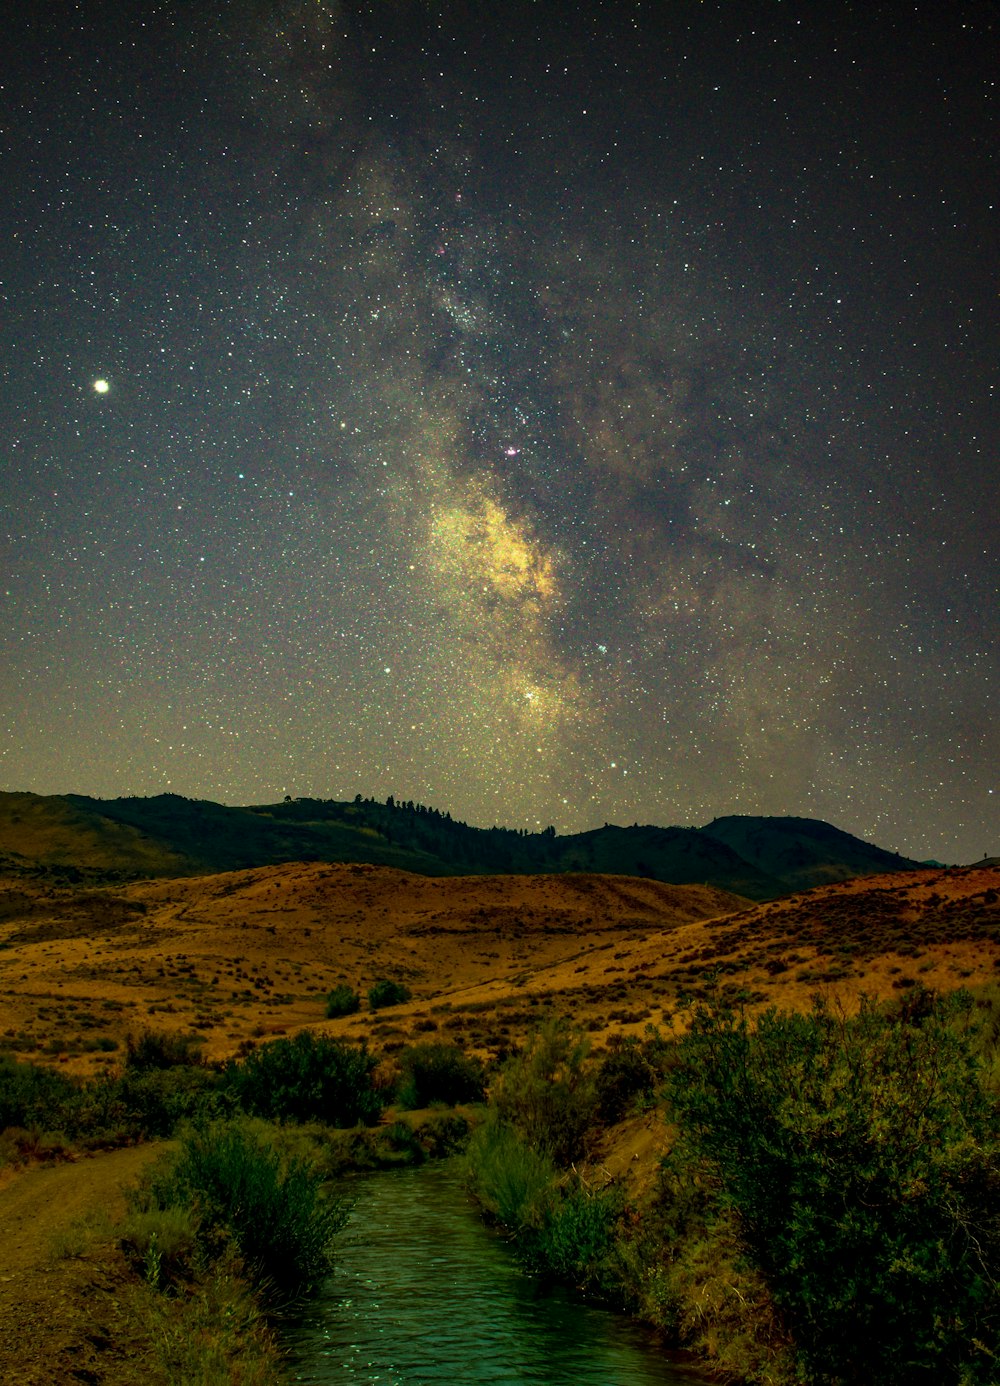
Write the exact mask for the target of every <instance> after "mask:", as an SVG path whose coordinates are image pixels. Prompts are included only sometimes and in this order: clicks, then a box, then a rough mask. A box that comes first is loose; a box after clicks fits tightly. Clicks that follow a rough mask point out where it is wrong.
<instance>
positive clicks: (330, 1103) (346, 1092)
mask: <svg viewBox="0 0 1000 1386" xmlns="http://www.w3.org/2000/svg"><path fill="white" fill-rule="evenodd" d="M377 1062H378V1061H377V1059H376V1058H375V1057H374V1056H373V1055H372V1054H369V1052H368V1050H367V1049H365V1048H364V1047H363V1046H361V1047H355V1046H353V1045H347V1044H341V1043H339V1042H338V1041H337V1040H333V1039H329V1038H328V1037H327V1036H325V1035H315V1034H313V1032H312V1031H311V1030H302V1031H300V1032H299V1034H297V1035H295V1036H294V1038H292V1039H279V1040H273V1041H272V1042H271V1043H270V1044H265V1045H262V1046H261V1047H260V1048H259V1049H255V1050H253V1051H252V1053H250V1054H248V1055H247V1056H246V1058H245V1059H243V1060H242V1061H240V1062H234V1063H231V1064H229V1065H228V1067H227V1068H226V1070H225V1078H226V1086H227V1088H228V1090H229V1091H230V1092H231V1093H232V1095H233V1097H234V1098H235V1100H236V1101H237V1102H238V1103H239V1105H240V1106H241V1107H242V1108H243V1110H244V1111H245V1112H248V1113H250V1114H251V1115H253V1116H261V1117H267V1118H268V1119H270V1120H272V1121H325V1122H327V1123H328V1124H329V1125H331V1126H353V1125H354V1124H355V1123H356V1122H359V1121H363V1122H366V1123H370V1122H374V1121H376V1120H377V1119H378V1117H379V1114H380V1113H381V1111H382V1108H383V1106H384V1105H385V1103H384V1101H383V1098H382V1094H381V1093H380V1092H379V1091H378V1090H377V1089H376V1087H375V1084H374V1081H373V1074H374V1070H375V1067H376V1064H377Z"/></svg>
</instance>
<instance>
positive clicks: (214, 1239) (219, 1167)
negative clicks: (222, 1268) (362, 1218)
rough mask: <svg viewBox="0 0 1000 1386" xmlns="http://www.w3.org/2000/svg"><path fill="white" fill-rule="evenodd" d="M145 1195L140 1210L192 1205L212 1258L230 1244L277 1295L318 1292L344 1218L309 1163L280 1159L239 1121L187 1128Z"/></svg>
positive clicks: (256, 1277) (342, 1209)
mask: <svg viewBox="0 0 1000 1386" xmlns="http://www.w3.org/2000/svg"><path fill="white" fill-rule="evenodd" d="M147 1190H148V1197H147V1200H146V1205H147V1206H146V1208H145V1209H143V1208H141V1207H140V1208H139V1209H138V1210H137V1211H140V1212H146V1213H149V1212H150V1210H151V1209H157V1210H160V1211H163V1210H167V1209H171V1208H182V1209H183V1208H190V1209H191V1210H192V1211H193V1215H194V1217H195V1219H196V1223H197V1228H198V1239H199V1243H200V1244H201V1245H202V1246H203V1247H204V1248H205V1249H206V1250H207V1251H208V1252H209V1253H210V1254H215V1255H218V1254H220V1252H221V1251H222V1250H223V1249H224V1247H225V1245H226V1244H227V1243H232V1245H233V1246H235V1248H236V1250H237V1251H238V1252H239V1255H240V1257H241V1259H242V1261H243V1264H244V1266H245V1267H246V1268H247V1270H248V1271H249V1272H250V1274H251V1275H252V1277H253V1278H254V1280H255V1281H256V1282H257V1283H258V1284H259V1285H261V1286H262V1287H264V1288H265V1289H266V1290H267V1291H268V1292H269V1293H271V1294H272V1295H274V1296H276V1297H277V1298H283V1297H286V1296H289V1295H293V1294H298V1293H302V1292H304V1291H307V1290H310V1289H313V1288H315V1286H316V1285H317V1284H318V1283H319V1281H320V1280H321V1279H322V1278H323V1277H324V1276H325V1275H326V1274H327V1273H328V1271H329V1269H330V1265H331V1244H332V1241H333V1237H334V1236H335V1234H336V1233H337V1232H338V1231H339V1230H340V1229H341V1228H342V1227H343V1225H344V1223H345V1221H346V1220H347V1209H346V1207H345V1205H344V1204H343V1203H341V1202H340V1201H338V1200H332V1199H324V1196H323V1193H322V1189H321V1181H320V1178H319V1176H318V1175H317V1174H316V1173H315V1171H313V1170H312V1169H310V1168H309V1166H308V1165H307V1164H306V1163H305V1162H303V1161H299V1160H289V1161H282V1159H281V1157H280V1155H278V1153H277V1152H276V1151H275V1150H274V1149H273V1148H272V1147H270V1146H269V1145H268V1144H266V1143H264V1142H263V1141H262V1140H261V1139H260V1138H259V1137H258V1136H257V1135H256V1134H255V1133H254V1132H252V1131H251V1130H250V1129H249V1128H248V1127H247V1126H246V1125H244V1124H241V1123H238V1122H231V1123H227V1124H221V1125H216V1126H210V1127H206V1128H204V1129H202V1130H191V1131H189V1132H188V1134H187V1135H186V1136H185V1137H184V1140H183V1144H182V1147H181V1150H180V1152H179V1154H178V1155H176V1156H175V1157H174V1158H173V1159H172V1161H171V1163H170V1164H169V1165H168V1166H166V1167H165V1168H162V1169H161V1170H159V1171H158V1172H154V1173H153V1174H152V1175H151V1176H150V1178H149V1180H148V1184H147Z"/></svg>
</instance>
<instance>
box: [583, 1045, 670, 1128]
mask: <svg viewBox="0 0 1000 1386" xmlns="http://www.w3.org/2000/svg"><path fill="white" fill-rule="evenodd" d="M658 1081H659V1074H658V1073H657V1071H656V1069H655V1068H654V1067H653V1065H652V1064H651V1063H650V1061H649V1059H648V1057H647V1056H646V1053H645V1051H644V1048H643V1046H642V1045H641V1044H640V1043H639V1041H638V1040H636V1039H633V1038H632V1037H631V1036H629V1037H628V1038H623V1037H619V1038H618V1042H617V1043H616V1044H615V1046H614V1047H613V1048H612V1049H611V1050H610V1052H609V1053H608V1054H606V1055H605V1056H604V1058H603V1059H602V1060H601V1062H600V1063H599V1064H598V1066H597V1072H596V1074H595V1075H594V1091H595V1097H596V1102H597V1115H598V1117H599V1118H600V1119H601V1121H603V1122H606V1123H607V1124H608V1125H612V1124H613V1123H614V1122H616V1121H621V1120H622V1118H623V1117H624V1116H625V1113H626V1112H627V1111H628V1109H629V1106H630V1105H631V1104H632V1103H633V1102H634V1101H635V1099H636V1098H637V1097H640V1096H648V1095H649V1094H651V1093H652V1092H653V1091H654V1090H655V1088H656V1086H657V1083H658Z"/></svg>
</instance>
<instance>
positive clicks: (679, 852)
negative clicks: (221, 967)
mask: <svg viewBox="0 0 1000 1386" xmlns="http://www.w3.org/2000/svg"><path fill="white" fill-rule="evenodd" d="M288 861H330V862H348V861H349V862H371V863H374V864H377V865H380V866H393V867H397V868H399V869H400V870H404V871H415V872H418V873H420V874H421V875H425V876H457V875H482V874H495V875H508V874H526V875H532V874H536V873H540V872H558V871H587V872H600V873H605V874H612V875H624V876H646V877H649V878H651V879H653V880H657V881H668V882H670V883H672V884H674V885H712V886H717V887H719V888H720V889H723V890H728V891H732V892H733V893H734V894H737V895H744V896H748V897H750V898H751V899H754V900H769V899H774V898H776V897H778V896H781V895H788V894H789V893H790V892H792V891H796V890H808V889H810V888H811V887H812V886H815V885H823V884H826V883H829V882H831V881H840V880H847V879H848V878H850V877H852V876H870V875H876V874H878V873H880V872H885V871H899V870H905V869H907V868H910V867H917V866H918V865H920V863H918V862H915V861H911V860H909V859H908V858H906V857H901V856H899V855H898V853H895V852H887V851H884V850H883V849H882V848H880V847H875V846H873V845H872V844H871V843H868V842H863V841H862V840H861V839H860V838H856V837H852V836H851V834H850V833H845V832H841V831H840V830H839V829H838V828H834V827H831V826H830V824H829V823H823V822H820V821H819V820H817V819H812V818H749V817H739V816H734V817H728V818H716V819H715V820H714V821H713V822H711V823H709V824H708V825H707V826H706V827H704V828H656V827H639V826H634V827H630V828H618V827H613V826H610V825H606V826H605V827H603V828H595V829H593V830H591V831H590V832H585V833H573V834H570V835H568V836H566V837H560V836H559V835H558V834H557V833H556V831H555V829H554V828H546V829H545V830H544V832H540V833H529V832H527V831H526V830H524V829H519V828H472V827H469V825H468V824H466V823H460V822H457V821H456V820H455V819H453V818H452V817H451V815H450V814H448V813H441V812H440V811H439V810H437V809H433V808H426V807H425V806H424V805H423V804H415V803H413V802H412V801H407V802H401V801H396V800H394V799H393V798H392V797H391V796H390V797H389V798H388V799H387V800H386V801H385V802H384V803H383V802H378V801H376V800H374V799H363V798H362V797H361V796H360V795H359V796H358V797H357V798H356V799H355V800H354V801H353V802H349V803H340V802H337V801H334V800H329V799H327V800H323V799H294V800H286V801H285V802H284V803H279V804H266V805H260V806H254V807H248V808H227V807H225V806H224V805H222V804H215V803H212V802H210V801H209V800H201V799H185V798H182V797H181V796H180V795H177V794H159V795H156V796H155V797H153V798H149V799H140V798H124V799H91V798H87V797H86V796H84V795H79V794H66V795H57V796H49V797H42V796H40V795H36V794H0V870H3V871H5V872H7V873H10V872H16V873H30V874H32V875H37V874H42V873H44V874H46V875H50V876H54V877H58V878H61V879H70V880H88V879H94V880H97V879H102V880H108V879H119V880H121V879H129V878H132V879H134V878H138V877H147V876H180V875H198V874H205V873H210V872H219V871H235V870H241V869H246V868H249V867H254V866H269V865H276V864H278V863H280V862H288Z"/></svg>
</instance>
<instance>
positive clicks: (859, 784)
mask: <svg viewBox="0 0 1000 1386" xmlns="http://www.w3.org/2000/svg"><path fill="white" fill-rule="evenodd" d="M737 8H738V7H733V6H727V5H721V6H719V7H713V6H711V5H696V4H677V5H671V6H663V5H650V6H645V5H637V6H618V5H610V4H609V5H603V6H602V5H583V6H580V5H574V6H570V5H561V4H553V5H551V6H549V5H544V6H537V5H536V6H532V5H526V4H525V5H521V4H514V5H511V6H503V7H499V8H497V9H494V8H493V7H483V6H480V5H472V4H469V5H458V4H444V5H430V4H426V5H423V4H419V3H415V4H411V5H400V6H394V5H387V4H378V5H372V6H370V7H366V6H359V5H346V4H345V5H344V6H342V7H335V6H326V5H323V4H317V3H309V4H289V5H270V4H268V5H253V4H242V3H241V4H227V5H212V4H210V5H207V6H204V7H200V11H199V14H198V17H197V19H193V18H192V15H191V13H190V7H180V6H176V7H175V6H171V5H165V6H161V7H159V8H158V9H157V10H156V12H155V14H154V13H150V14H147V15H145V16H144V17H142V18H138V17H136V18H133V19H130V18H129V17H128V13H126V14H125V16H124V17H123V16H122V12H121V9H120V7H119V9H117V10H114V11H113V10H111V9H110V8H109V7H105V6H103V5H100V4H93V5H88V4H84V5H83V6H82V7H81V8H80V9H79V10H77V11H74V14H73V16H72V17H66V16H62V17H60V16H54V17H52V18H44V17H43V18H39V17H38V16H35V17H34V18H31V17H25V18H22V20H21V21H19V23H21V25H22V28H23V32H21V31H19V32H18V33H17V34H16V35H14V36H13V38H12V50H11V51H12V52H16V53H17V54H18V55H19V56H18V60H17V64H16V71H15V72H14V73H13V74H12V81H11V83H10V84H9V87H8V91H7V93H6V95H7V98H8V100H7V106H8V110H9V111H10V112H12V114H11V116H10V119H9V121H8V124H7V128H6V130H5V139H6V142H7V145H6V155H5V160H6V166H7V174H6V192H5V195H4V197H5V211H4V217H3V221H4V233H5V236H4V245H5V250H4V273H3V295H4V299H3V302H4V326H3V332H4V351H3V359H4V361H5V363H6V365H5V375H6V383H5V389H4V394H3V398H2V401H0V417H2V421H3V439H4V454H3V469H4V477H5V484H4V487H3V492H2V494H0V506H2V512H0V513H2V528H3V532H4V535H5V538H4V544H3V549H2V551H0V552H2V561H3V567H4V573H3V577H4V583H3V588H4V592H5V596H4V602H5V610H6V615H5V619H4V624H3V632H2V635H0V639H2V641H3V654H2V660H3V665H2V673H0V728H2V737H3V740H2V743H0V777H2V784H3V786H4V787H6V788H10V789H31V790H35V791H37V792H40V793H57V792H65V791H70V790H74V791H80V792H86V793H92V794H97V795H105V796H112V795H117V794H121V793H141V794H152V793H157V792H160V791H162V790H166V789H169V790H172V791H173V792H177V793H183V794H187V795H191V796H195V797H206V798H214V799H220V800H224V801H226V802H231V803H234V802H242V803H247V802H261V801H266V800H271V799H275V798H279V797H281V796H283V795H284V794H286V793H290V794H293V795H294V794H302V795H316V796H320V797H331V798H349V797H353V796H354V795H355V794H356V793H362V794H364V795H376V796H380V797H384V796H385V795H387V794H390V793H392V794H394V795H395V796H397V797H399V798H403V799H415V800H419V801H423V802H426V803H431V804H434V805H436V806H439V807H440V808H441V809H442V810H444V809H447V810H449V811H450V812H451V813H452V814H453V816H456V817H459V818H464V819H466V820H468V821H470V822H473V823H477V824H490V823H493V822H497V823H503V824H506V825H509V826H522V825H524V826H528V827H532V828H534V827H538V826H544V825H546V824H549V823H551V824H554V825H555V826H556V827H557V828H558V829H559V830H560V831H573V830H578V829H582V828H586V827H590V826H595V825H599V824H600V823H603V822H605V821H612V822H626V823H630V822H636V821H638V822H656V823H661V824H672V823H703V822H706V821H708V820H709V819H710V818H711V817H713V816H714V815H716V814H725V813H759V814H802V815H806V816H814V817H821V818H826V819H828V820H829V821H832V822H834V823H836V824H837V825H838V826H841V827H844V828H846V829H848V830H851V831H854V832H857V833H859V834H861V835H864V836H868V837H872V838H874V839H876V840H877V841H879V842H880V843H881V844H882V845H884V846H887V847H890V848H898V849H899V850H901V851H904V852H906V853H908V854H911V855H915V856H919V857H926V856H935V857H938V858H941V859H944V860H974V859H976V858H978V857H980V856H982V855H983V853H984V852H990V853H993V852H996V851H998V850H1000V782H998V780H997V777H996V771H997V766H998V765H1000V732H998V727H997V715H996V714H997V708H996V689H997V677H998V672H1000V670H998V648H1000V644H998V639H997V636H998V629H997V627H998V617H997V611H998V605H997V596H998V590H997V589H998V566H1000V564H998V554H997V544H996V538H995V518H994V515H995V495H996V481H997V474H998V422H997V413H996V390H995V384H996V371H997V360H998V359H1000V357H998V346H1000V342H998V340H997V339H998V332H997V314H996V290H997V283H996V264H997V254H996V250H997V241H996V235H995V211H996V208H995V196H996V189H997V181H996V166H995V150H996V149H997V148H998V147H1000V145H998V141H997V135H998V131H997V128H996V125H997V122H996V104H995V103H996V94H995V86H994V83H993V77H992V73H991V67H990V63H989V60H988V55H989V53H990V52H991V50H995V43H996V38H997V35H996V33H995V30H994V24H995V21H994V20H993V19H992V18H991V17H990V14H989V12H988V10H987V7H963V6H954V7H948V13H947V14H932V13H931V11H930V9H929V8H928V9H927V10H926V11H923V12H921V11H919V9H918V10H917V11H915V12H914V14H911V15H909V16H908V17H907V18H906V21H905V24H904V22H903V19H902V17H900V18H899V19H898V20H897V19H896V18H895V17H894V16H893V14H892V13H890V12H888V11H887V12H885V13H880V14H875V15H863V14H858V13H856V12H855V7H848V6H843V7H840V6H832V7H830V8H829V12H828V13H827V14H826V16H825V17H824V18H823V19H822V21H819V20H816V19H815V18H813V17H809V16H807V14H806V12H805V11H803V12H802V13H801V15H800V16H799V17H796V16H795V15H793V14H792V13H791V12H789V13H786V12H785V10H786V7H775V8H774V11H773V12H769V13H768V14H767V15H765V16H764V17H763V18H761V19H758V20H756V21H754V20H750V19H747V18H745V17H744V16H742V15H741V14H738V13H737ZM136 13H137V14H138V11H136ZM15 40H16V41H15ZM994 790H995V791H996V792H995V793H994Z"/></svg>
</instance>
